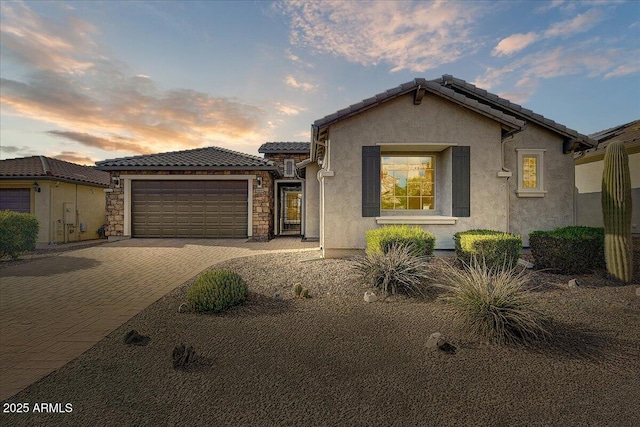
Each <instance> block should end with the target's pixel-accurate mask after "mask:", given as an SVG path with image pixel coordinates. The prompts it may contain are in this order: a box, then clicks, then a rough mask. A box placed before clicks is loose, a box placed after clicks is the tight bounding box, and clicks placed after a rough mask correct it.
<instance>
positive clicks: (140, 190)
mask: <svg viewBox="0 0 640 427" xmlns="http://www.w3.org/2000/svg"><path fill="white" fill-rule="evenodd" d="M247 227H248V193H247V180H239V181H234V180H220V181H218V180H207V181H204V180H203V181H195V180H194V181H192V180H176V181H171V180H158V181H152V180H149V181H146V180H134V181H132V182H131V228H132V229H131V232H132V235H133V237H186V238H193V237H196V238H198V237H201V238H243V237H247Z"/></svg>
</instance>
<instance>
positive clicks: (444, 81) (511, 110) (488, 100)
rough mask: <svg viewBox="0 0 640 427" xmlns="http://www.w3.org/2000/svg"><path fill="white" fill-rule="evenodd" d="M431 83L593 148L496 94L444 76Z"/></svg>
mask: <svg viewBox="0 0 640 427" xmlns="http://www.w3.org/2000/svg"><path fill="white" fill-rule="evenodd" d="M433 81H434V82H436V83H438V84H440V85H442V86H445V87H450V88H451V89H453V90H454V91H456V92H458V93H462V94H463V95H464V96H467V97H470V98H472V99H476V100H478V101H479V102H481V103H483V104H488V105H491V106H492V107H493V108H496V109H498V110H500V111H503V112H504V113H506V114H508V115H511V116H514V117H516V118H519V119H521V120H526V121H530V122H533V123H536V124H538V125H540V126H542V127H545V128H547V129H549V130H552V131H554V132H556V133H558V134H560V135H563V136H565V137H568V138H571V139H575V140H577V141H578V142H579V143H580V144H581V145H582V147H583V148H584V147H592V146H595V141H594V140H593V139H591V138H589V137H588V136H587V135H583V134H581V133H579V132H578V131H575V130H573V129H570V128H568V127H566V126H565V125H563V124H560V123H557V122H555V121H553V120H551V119H548V118H546V117H544V116H542V115H540V114H537V113H534V112H533V111H531V110H529V109H528V108H524V107H522V106H521V105H519V104H515V103H513V102H511V101H509V100H507V99H504V98H501V97H499V96H498V95H496V94H493V93H491V92H488V91H486V90H484V89H481V88H479V87H477V86H475V85H473V84H471V83H467V82H466V81H465V80H462V79H458V78H456V77H453V76H451V75H447V74H445V75H443V76H442V77H441V78H439V79H435V80H433Z"/></svg>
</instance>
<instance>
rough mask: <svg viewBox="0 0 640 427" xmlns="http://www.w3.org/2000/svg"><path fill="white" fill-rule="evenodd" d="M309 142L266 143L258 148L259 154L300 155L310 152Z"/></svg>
mask: <svg viewBox="0 0 640 427" xmlns="http://www.w3.org/2000/svg"><path fill="white" fill-rule="evenodd" d="M310 145H311V143H309V142H265V143H264V144H262V145H261V146H260V148H258V153H269V154H275V153H300V154H305V153H308V152H309V147H310Z"/></svg>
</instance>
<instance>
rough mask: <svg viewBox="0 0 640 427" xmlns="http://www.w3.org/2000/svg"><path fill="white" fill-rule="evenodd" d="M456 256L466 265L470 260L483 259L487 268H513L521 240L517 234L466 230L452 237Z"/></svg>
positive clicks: (518, 254) (520, 246)
mask: <svg viewBox="0 0 640 427" xmlns="http://www.w3.org/2000/svg"><path fill="white" fill-rule="evenodd" d="M453 241H454V243H455V249H456V256H457V257H458V259H459V260H461V261H462V262H464V263H466V264H470V263H471V260H472V258H474V257H475V258H477V259H478V260H482V259H484V262H485V263H486V264H487V265H488V266H489V267H492V266H503V265H505V266H510V265H511V266H513V265H516V263H517V262H518V258H519V257H520V251H521V250H522V238H521V237H520V235H518V234H513V233H504V232H501V231H494V230H467V231H460V232H458V233H455V234H454V235H453Z"/></svg>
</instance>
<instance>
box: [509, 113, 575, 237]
mask: <svg viewBox="0 0 640 427" xmlns="http://www.w3.org/2000/svg"><path fill="white" fill-rule="evenodd" d="M518 148H528V149H544V150H546V151H545V152H544V172H543V178H544V190H545V191H547V193H546V194H545V196H544V197H540V198H538V197H532V198H527V197H519V196H518V195H517V189H518V178H519V174H520V173H521V171H520V165H518V164H517V152H516V150H517V149H518ZM505 166H506V167H507V168H508V169H510V170H511V171H512V172H513V177H512V178H511V179H510V180H509V187H510V188H509V190H510V191H509V198H510V204H509V208H510V230H511V232H513V233H517V234H520V235H521V236H522V242H523V244H524V246H528V245H529V233H531V232H532V231H535V230H553V229H555V228H558V227H566V226H569V225H574V221H575V218H574V182H575V179H574V177H575V172H574V161H573V155H572V154H564V153H563V152H562V138H561V137H560V136H558V135H556V134H555V133H552V132H550V131H547V130H546V129H543V128H541V127H539V126H537V125H535V124H532V123H529V124H528V126H527V128H526V130H525V131H523V132H520V133H518V134H516V135H515V136H514V138H513V140H511V141H507V142H506V144H505Z"/></svg>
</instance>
